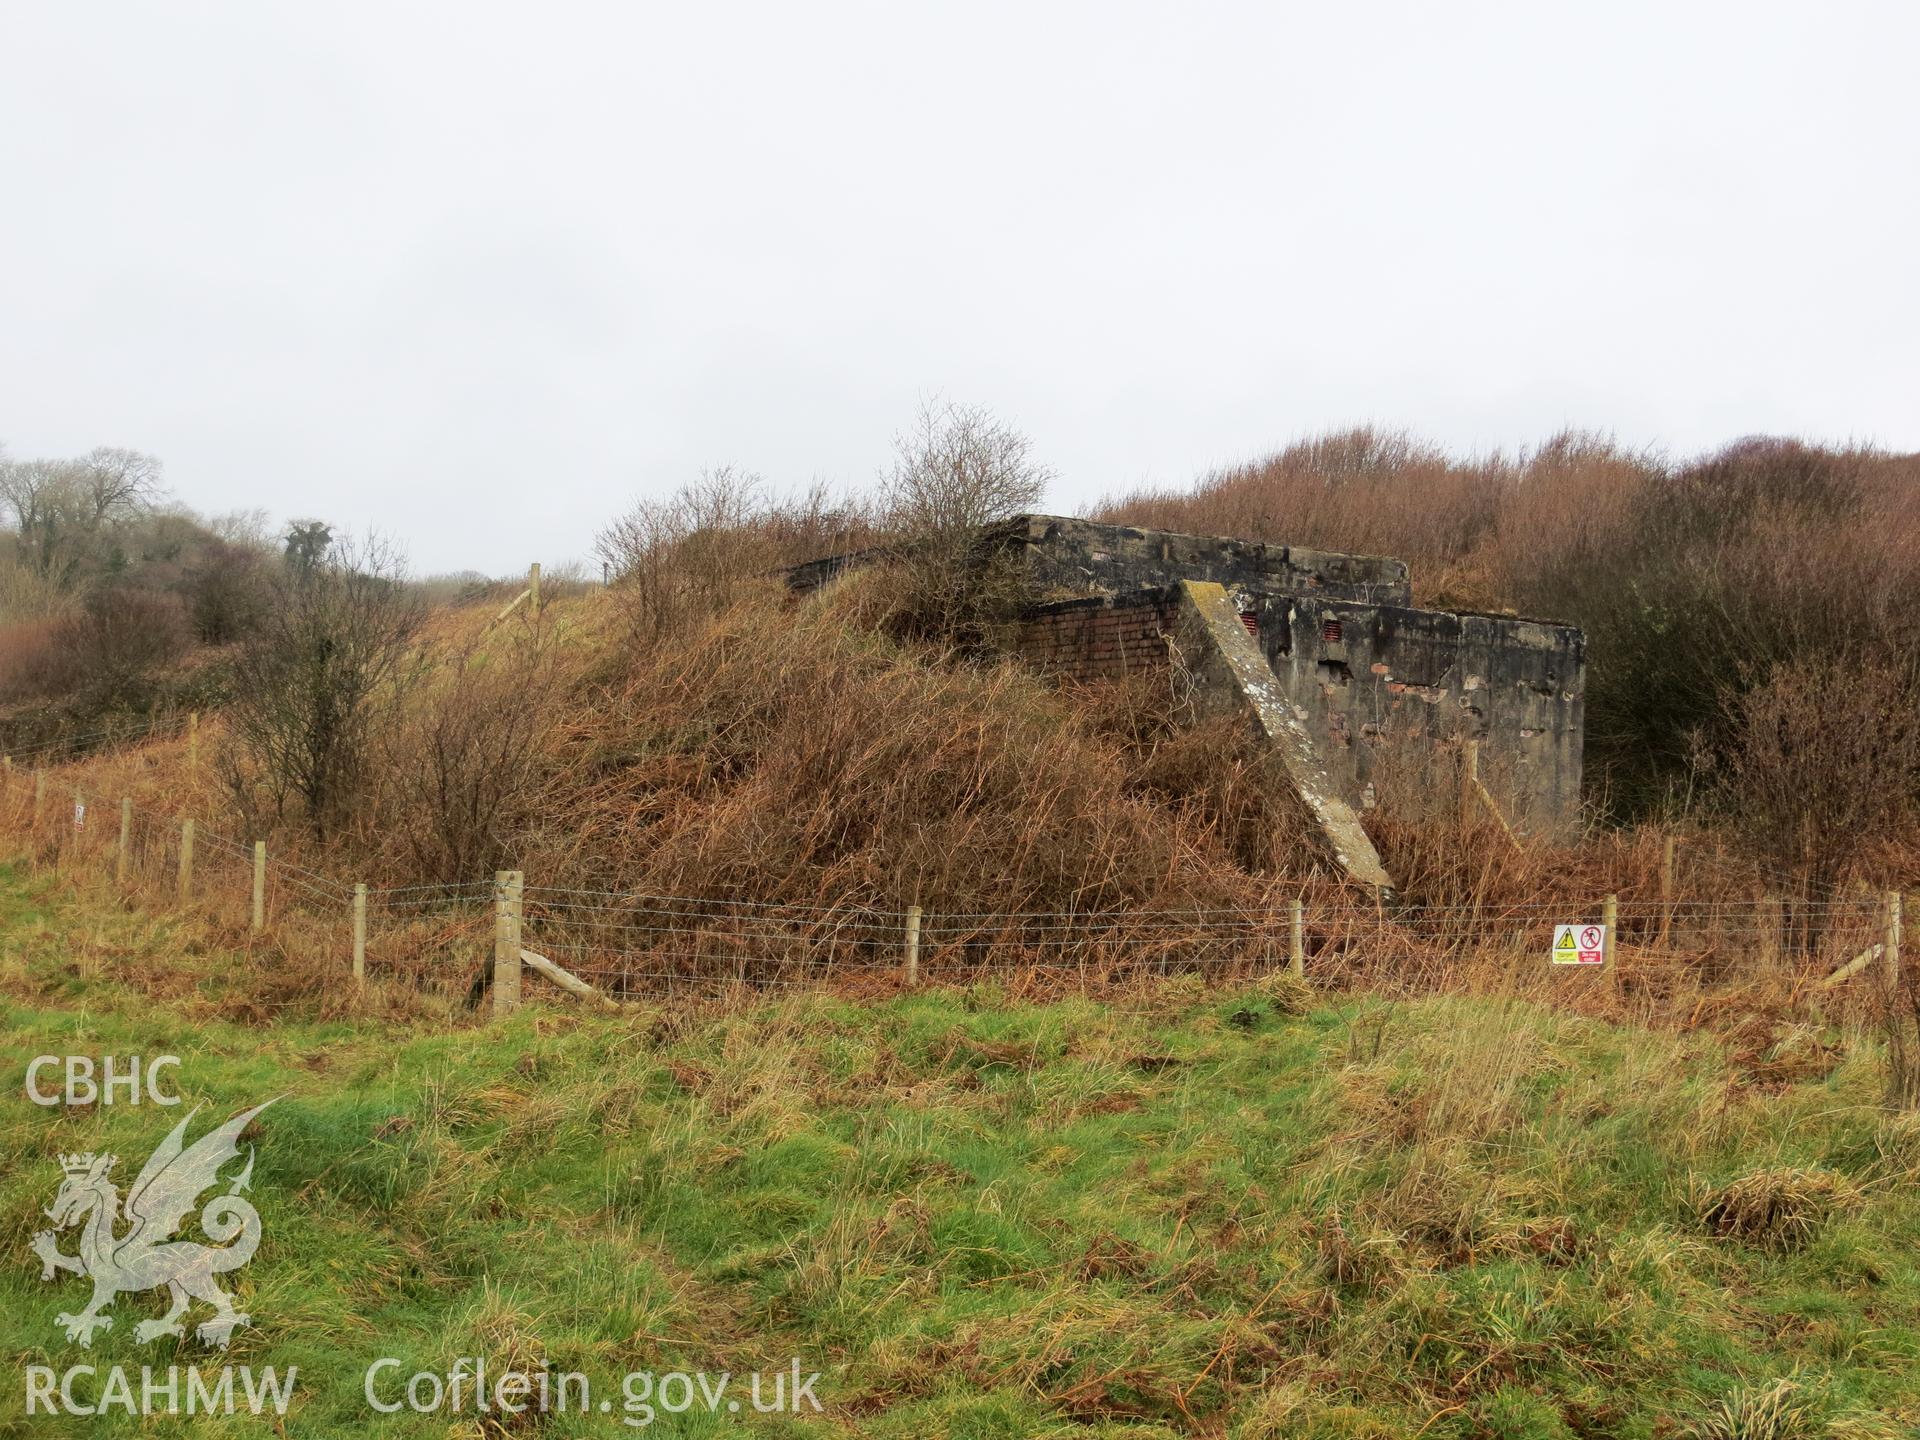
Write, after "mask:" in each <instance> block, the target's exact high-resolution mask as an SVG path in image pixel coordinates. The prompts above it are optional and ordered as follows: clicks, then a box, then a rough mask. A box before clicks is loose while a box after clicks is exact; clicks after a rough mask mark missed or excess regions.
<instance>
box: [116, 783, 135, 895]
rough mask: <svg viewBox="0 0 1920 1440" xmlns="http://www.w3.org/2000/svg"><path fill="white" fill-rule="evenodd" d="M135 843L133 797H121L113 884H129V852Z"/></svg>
mask: <svg viewBox="0 0 1920 1440" xmlns="http://www.w3.org/2000/svg"><path fill="white" fill-rule="evenodd" d="M132 843H133V797H132V796H131V795H122V796H121V797H120V848H119V849H117V850H115V851H114V852H113V883H114V884H116V885H120V886H125V884H126V883H127V861H128V851H129V850H130V849H131V848H132Z"/></svg>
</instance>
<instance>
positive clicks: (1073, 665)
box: [1015, 591, 1173, 680]
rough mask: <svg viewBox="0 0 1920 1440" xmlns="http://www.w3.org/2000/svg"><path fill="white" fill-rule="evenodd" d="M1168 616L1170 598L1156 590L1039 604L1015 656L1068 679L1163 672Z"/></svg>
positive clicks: (1029, 616) (1170, 624)
mask: <svg viewBox="0 0 1920 1440" xmlns="http://www.w3.org/2000/svg"><path fill="white" fill-rule="evenodd" d="M1172 617H1173V596H1172V595H1171V593H1168V592H1162V591H1147V592H1143V593H1138V594H1133V595H1127V596H1122V597H1120V598H1117V599H1116V598H1114V597H1111V596H1098V597H1094V598H1091V599H1087V600H1068V601H1063V602H1062V603H1060V604H1057V605H1043V606H1040V607H1039V608H1038V609H1036V610H1033V611H1032V612H1030V613H1029V614H1028V616H1027V618H1026V621H1025V622H1024V623H1023V625H1022V626H1021V629H1020V638H1019V643H1018V644H1017V646H1016V647H1015V648H1016V653H1018V654H1019V656H1020V658H1021V659H1022V660H1024V661H1026V662H1027V663H1028V664H1029V665H1032V666H1033V667H1035V668H1036V669H1038V670H1043V671H1045V672H1046V673H1048V674H1050V675H1055V676H1058V677H1060V678H1062V679H1068V680H1102V679H1113V678H1117V677H1120V676H1124V675H1138V674H1140V673H1141V672H1142V671H1143V670H1164V669H1166V667H1167V645H1166V641H1165V639H1164V638H1163V637H1164V636H1165V635H1166V634H1167V633H1168V632H1169V631H1170V630H1171V628H1172V624H1173V619H1172Z"/></svg>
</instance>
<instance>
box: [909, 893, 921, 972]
mask: <svg viewBox="0 0 1920 1440" xmlns="http://www.w3.org/2000/svg"><path fill="white" fill-rule="evenodd" d="M906 972H907V988H908V989H909V990H911V989H912V988H913V987H914V986H916V985H918V984H919V983H920V907H919V906H918V905H909V906H908V907H907V948H906Z"/></svg>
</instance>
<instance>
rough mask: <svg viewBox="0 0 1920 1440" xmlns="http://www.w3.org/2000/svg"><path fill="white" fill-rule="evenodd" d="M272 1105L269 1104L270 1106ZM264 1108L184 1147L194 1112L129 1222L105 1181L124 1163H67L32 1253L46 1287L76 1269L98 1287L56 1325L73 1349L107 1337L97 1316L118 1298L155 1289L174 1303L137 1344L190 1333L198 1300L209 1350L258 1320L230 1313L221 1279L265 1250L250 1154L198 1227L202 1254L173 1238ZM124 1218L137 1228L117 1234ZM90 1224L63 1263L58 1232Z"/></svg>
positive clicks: (177, 1130) (138, 1192)
mask: <svg viewBox="0 0 1920 1440" xmlns="http://www.w3.org/2000/svg"><path fill="white" fill-rule="evenodd" d="M271 1104H273V1101H272V1100H269V1101H267V1105H271ZM267 1105H256V1106H255V1107H254V1108H253V1109H251V1110H248V1111H246V1112H244V1113H243V1114H239V1115H236V1116H234V1117H233V1119H231V1120H229V1121H227V1122H226V1124H224V1125H221V1126H218V1127H217V1128H215V1129H213V1130H210V1131H208V1132H207V1133H206V1134H205V1135H202V1136H201V1137H200V1138H199V1139H198V1140H196V1141H194V1142H193V1144H192V1145H190V1146H185V1147H184V1148H183V1141H184V1140H185V1138H186V1133H187V1126H188V1124H189V1123H190V1122H191V1121H192V1120H193V1117H194V1116H195V1115H198V1114H199V1113H200V1107H199V1106H197V1105H196V1106H195V1107H194V1108H193V1111H192V1112H191V1113H190V1114H189V1115H188V1116H187V1118H186V1119H185V1120H182V1121H181V1122H180V1123H179V1124H178V1125H176V1126H174V1127H173V1133H172V1134H171V1135H169V1136H167V1138H166V1139H165V1140H163V1141H161V1142H160V1147H159V1148H158V1149H157V1150H155V1151H154V1152H153V1155H152V1156H151V1157H150V1158H149V1159H148V1161H147V1163H146V1164H145V1165H144V1166H143V1167H141V1170H140V1175H139V1178H138V1179H136V1180H135V1181H134V1182H133V1188H132V1189H131V1190H129V1191H128V1192H127V1203H126V1214H125V1216H124V1217H123V1216H122V1215H121V1209H120V1192H119V1190H118V1188H117V1187H116V1186H115V1185H114V1184H113V1182H112V1181H110V1180H109V1179H108V1178H107V1175H108V1172H109V1171H111V1170H112V1169H113V1166H114V1162H115V1161H116V1160H117V1159H118V1158H119V1157H118V1156H114V1155H94V1154H92V1153H88V1154H84V1155H62V1156H61V1157H60V1169H61V1170H62V1172H64V1174H65V1176H66V1178H65V1179H64V1180H62V1181H61V1182H60V1193H59V1194H58V1195H57V1196H55V1197H54V1202H53V1207H52V1208H51V1209H50V1210H47V1211H46V1212H45V1213H46V1216H47V1218H48V1219H49V1220H51V1221H53V1224H54V1229H53V1230H42V1231H40V1232H39V1233H38V1234H37V1235H35V1236H34V1237H33V1253H34V1254H36V1255H38V1256H39V1257H40V1261H41V1265H42V1267H43V1268H42V1269H41V1271H40V1278H41V1279H42V1280H51V1279H53V1278H54V1275H55V1273H56V1272H58V1271H61V1270H71V1271H72V1272H73V1273H74V1274H76V1275H84V1276H85V1277H86V1278H87V1279H89V1280H91V1281H93V1300H92V1302H91V1303H90V1304H88V1306H87V1308H86V1309H85V1310H82V1311H81V1312H80V1313H79V1314H78V1315H67V1314H62V1315H58V1316H56V1317H55V1319H56V1320H57V1321H58V1323H59V1325H60V1326H61V1328H62V1329H64V1330H65V1331H66V1332H67V1338H68V1339H69V1340H78V1341H79V1342H80V1343H81V1345H83V1346H88V1345H91V1344H92V1343H93V1332H94V1331H95V1330H105V1329H108V1328H110V1327H111V1326H112V1325H113V1317H112V1316H111V1315H103V1314H101V1313H100V1312H101V1311H102V1310H104V1309H106V1307H107V1306H108V1305H110V1304H112V1303H113V1297H114V1296H116V1295H118V1294H119V1293H120V1292H121V1291H123V1290H156V1289H158V1288H159V1287H161V1286H162V1285H164V1286H166V1288H167V1294H168V1295H169V1296H170V1297H171V1299H172V1302H173V1303H172V1305H171V1307H170V1308H169V1309H168V1310H167V1313H166V1314H165V1315H163V1316H161V1317H160V1318H159V1319H158V1320H143V1321H141V1322H140V1323H139V1324H138V1325H137V1326H135V1327H134V1332H133V1333H134V1336H135V1338H137V1339H138V1340H140V1341H141V1342H142V1343H145V1342H147V1341H149V1340H157V1339H158V1338H159V1337H160V1336H162V1335H173V1336H180V1335H182V1334H184V1328H185V1327H183V1326H182V1325H181V1323H180V1317H181V1316H182V1315H183V1314H185V1313H186V1309H187V1306H188V1305H190V1304H191V1303H192V1302H193V1300H204V1301H206V1302H207V1303H208V1304H210V1305H212V1306H213V1307H214V1315H213V1318H212V1319H210V1320H208V1321H206V1322H205V1323H204V1324H202V1325H200V1326H199V1327H197V1328H196V1329H195V1331H194V1334H195V1335H197V1336H199V1338H200V1339H201V1340H202V1341H204V1342H206V1343H207V1344H210V1345H218V1346H219V1347H220V1348H221V1349H222V1350H224V1349H226V1348H227V1342H228V1340H229V1339H230V1338H231V1337H232V1335H233V1332H234V1329H235V1328H236V1327H237V1326H241V1325H245V1324H248V1323H250V1321H251V1318H252V1317H251V1316H247V1315H242V1314H240V1313H239V1312H238V1311H236V1310H235V1309H234V1308H233V1298H232V1297H231V1296H230V1295H228V1294H227V1293H226V1292H225V1291H224V1290H222V1289H221V1288H220V1286H219V1284H218V1282H217V1281H216V1280H215V1279H214V1277H215V1276H216V1275H220V1274H224V1273H225V1272H226V1271H229V1270H238V1269H239V1268H240V1267H241V1266H242V1265H244V1264H246V1263H247V1261H249V1260H251V1259H252V1258H253V1252H254V1251H255V1250H256V1249H258V1248H259V1246H260V1214H259V1212H258V1211H257V1210H255V1209H254V1208H253V1206H252V1205H251V1204H250V1203H249V1202H247V1201H246V1200H243V1199H241V1198H240V1192H241V1191H243V1190H245V1189H246V1188H247V1184H248V1182H249V1181H250V1180H251V1179H252V1177H253V1151H252V1147H249V1148H248V1151H247V1164H246V1168H245V1169H243V1170H242V1171H241V1172H240V1173H239V1174H238V1175H236V1176H235V1177H234V1178H233V1183H232V1185H231V1186H230V1187H229V1188H228V1190H227V1192H226V1193H225V1194H224V1195H216V1196H214V1197H213V1198H212V1199H211V1200H209V1201H207V1203H206V1206H205V1207H204V1208H203V1209H202V1210H201V1211H200V1228H201V1229H203V1230H204V1231H206V1233H207V1237H208V1238H209V1239H210V1240H212V1241H213V1242H214V1243H213V1244H211V1245H201V1244H197V1243H195V1242H193V1241H190V1240H175V1239H174V1238H173V1237H174V1234H175V1232H177V1231H178V1230H179V1229H180V1226H181V1223H182V1222H183V1221H184V1220H185V1219H186V1215H187V1212H188V1211H189V1210H191V1209H192V1208H193V1207H194V1204H195V1202H197V1201H198V1200H199V1198H200V1194H201V1192H202V1191H204V1190H206V1189H208V1188H209V1187H211V1186H213V1185H217V1184H218V1183H219V1177H220V1168H221V1166H223V1165H225V1164H226V1163H227V1162H228V1161H229V1160H232V1159H235V1158H236V1157H237V1156H238V1155H239V1154H240V1147H239V1145H238V1144H237V1143H236V1141H237V1139H238V1137H239V1135H240V1132H241V1131H242V1130H244V1129H245V1128H246V1127H247V1123H248V1122H249V1121H251V1120H252V1119H253V1117H254V1116H256V1115H258V1114H259V1113H260V1112H261V1111H262V1110H264V1109H266V1108H267ZM123 1218H124V1219H125V1220H126V1221H128V1222H130V1227H129V1228H128V1229H127V1231H126V1232H125V1233H124V1234H116V1233H115V1231H116V1230H117V1229H118V1227H119V1225H120V1223H121V1221H122V1219H123ZM83 1221H84V1222H85V1228H84V1229H83V1230H82V1231H81V1233H80V1253H79V1254H78V1255H65V1254H62V1253H61V1252H60V1250H59V1248H58V1246H57V1244H56V1242H55V1231H58V1230H65V1229H67V1228H68V1227H69V1226H72V1225H78V1224H81V1223H82V1222H83ZM236 1236H238V1237H239V1238H238V1239H235V1237H236ZM228 1241H232V1242H233V1243H232V1244H228V1243H227V1242H228Z"/></svg>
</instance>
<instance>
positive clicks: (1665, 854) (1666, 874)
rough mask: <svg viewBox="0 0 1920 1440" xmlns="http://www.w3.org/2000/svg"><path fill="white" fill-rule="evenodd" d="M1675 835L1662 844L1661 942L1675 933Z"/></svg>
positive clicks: (1665, 941)
mask: <svg viewBox="0 0 1920 1440" xmlns="http://www.w3.org/2000/svg"><path fill="white" fill-rule="evenodd" d="M1673 846H1674V840H1673V836H1671V835H1669V836H1667V838H1666V840H1665V841H1664V842H1663V843H1662V844H1661V846H1660V943H1661V944H1662V945H1665V944H1666V943H1667V939H1668V937H1669V936H1670V935H1672V933H1673Z"/></svg>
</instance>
